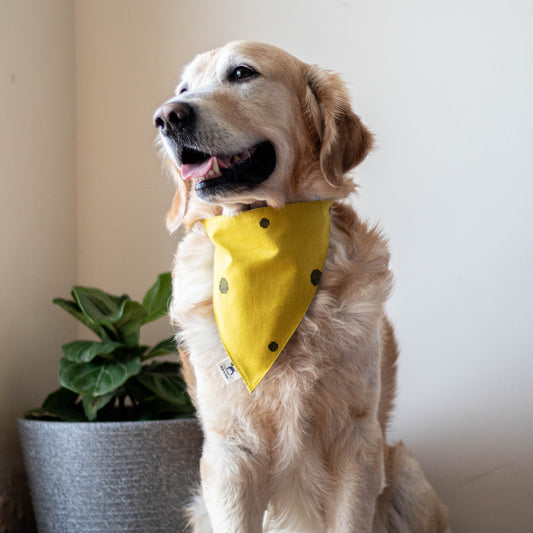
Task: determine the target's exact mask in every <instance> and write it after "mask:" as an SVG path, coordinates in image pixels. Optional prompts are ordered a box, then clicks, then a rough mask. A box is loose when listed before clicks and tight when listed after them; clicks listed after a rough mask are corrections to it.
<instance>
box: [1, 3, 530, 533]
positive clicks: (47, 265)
mask: <svg viewBox="0 0 533 533" xmlns="http://www.w3.org/2000/svg"><path fill="white" fill-rule="evenodd" d="M30 4H31V6H32V9H31V12H30V11H29V7H28V6H29V5H30ZM71 5H72V4H71V3H69V2H64V3H61V2H52V1H43V2H39V1H37V0H36V1H35V2H30V3H29V2H24V1H22V2H21V1H13V2H5V1H4V2H2V3H0V6H2V10H3V11H6V10H7V11H6V12H7V13H8V15H9V17H8V19H9V20H8V21H6V20H4V18H5V17H4V16H3V14H2V21H1V22H0V23H1V24H3V25H5V26H6V27H7V30H6V31H4V28H3V27H2V31H1V32H0V39H2V40H8V43H7V44H8V46H7V47H5V46H0V54H2V55H1V56H0V57H2V59H3V57H4V56H6V58H7V60H8V61H7V64H8V67H7V68H8V70H7V74H6V71H5V70H4V67H3V66H2V69H3V70H2V76H3V77H2V80H1V83H2V85H1V91H2V93H1V97H2V98H1V101H0V106H1V107H0V109H2V113H5V114H6V116H7V119H6V120H4V118H3V116H2V122H1V127H2V138H1V140H0V142H1V143H2V144H1V148H0V150H1V152H0V157H1V160H0V165H1V167H0V168H2V173H1V177H2V183H4V182H5V183H6V185H5V186H4V187H3V191H6V192H7V194H4V196H3V200H4V202H3V205H4V209H3V210H2V215H1V216H2V226H1V228H0V235H1V236H2V251H3V256H2V267H1V268H2V269H6V271H5V272H4V270H2V273H3V276H2V278H0V279H2V280H3V282H4V284H5V285H6V287H5V288H4V289H3V290H2V291H1V293H0V294H1V297H2V300H1V301H2V308H1V310H0V313H1V315H0V327H1V328H2V336H1V341H0V342H1V343H2V352H1V354H2V355H0V383H1V384H2V388H1V390H0V394H2V407H1V409H3V411H0V413H1V417H0V424H2V428H4V427H8V428H10V429H9V431H8V432H7V433H6V434H5V436H3V437H0V439H2V438H3V439H4V440H0V442H1V443H2V449H1V451H2V454H3V455H4V456H5V457H9V454H11V450H12V448H13V432H12V428H13V424H12V419H13V417H14V416H15V414H18V413H20V412H22V410H23V409H24V408H25V407H27V406H29V405H33V404H35V401H36V400H37V399H39V398H40V397H41V395H42V393H43V392H44V391H45V390H48V389H49V388H50V387H51V385H52V383H53V382H54V374H55V365H56V363H57V360H56V357H57V352H58V348H59V345H60V344H61V342H62V341H63V340H64V338H65V336H68V335H70V334H71V330H69V329H68V328H69V327H70V328H72V325H71V324H70V323H69V322H68V319H65V318H64V317H62V316H61V313H60V312H59V311H57V310H55V309H53V308H52V307H51V305H50V304H49V300H50V298H51V297H52V296H55V295H57V294H66V293H67V291H68V288H69V286H70V284H71V283H72V281H73V279H74V278H75V279H77V281H78V282H79V283H83V284H91V285H99V286H102V287H103V288H107V289H109V290H112V291H116V292H123V291H128V292H130V293H131V294H132V296H140V295H141V294H142V292H143V291H144V289H146V288H147V286H148V285H149V284H150V283H151V282H152V280H153V278H154V277H155V275H156V274H157V273H158V272H160V271H162V270H165V269H166V268H168V267H169V265H170V261H171V255H172V253H173V248H174V246H175V243H176V241H175V238H174V239H171V238H169V237H168V236H167V235H166V232H165V230H164V227H163V217H164V213H165V210H166V208H167V206H168V204H169V202H170V197H171V194H172V185H171V183H170V180H169V178H167V177H162V175H161V171H160V170H161V169H160V164H159V162H158V159H157V157H156V150H155V148H154V146H153V140H154V137H155V134H154V133H155V132H154V130H153V128H152V126H151V115H152V112H153V110H154V109H155V108H156V107H157V105H158V104H159V103H160V102H162V101H163V100H164V99H166V98H167V97H168V96H170V94H171V92H172V89H173V86H174V85H175V83H176V81H177V77H178V72H179V70H180V69H181V67H182V66H183V64H184V63H185V62H186V61H188V60H189V59H190V58H191V57H192V56H193V55H194V54H195V53H197V52H200V51H203V50H206V49H208V48H211V47H213V46H216V45H220V44H223V43H224V42H226V41H228V40H232V39H236V38H252V39H257V40H264V41H268V42H271V43H273V44H277V45H279V46H281V47H284V48H286V49H288V50H289V51H291V52H292V53H294V54H295V55H297V56H299V57H301V58H302V59H304V60H306V61H309V62H314V63H319V64H321V65H323V66H327V67H330V68H333V69H335V70H337V71H339V72H341V73H342V74H343V76H344V78H345V79H346V80H347V82H348V84H349V87H350V89H351V91H352V94H353V96H354V98H355V105H356V108H357V110H358V112H359V113H360V114H361V115H362V117H363V119H364V120H365V122H367V124H368V125H369V126H370V128H371V129H372V130H373V131H374V132H376V135H377V141H378V149H377V150H376V151H375V153H374V154H373V155H372V156H371V157H370V158H369V159H368V160H367V161H366V162H365V163H364V165H363V166H362V167H361V168H360V170H359V171H358V172H357V181H358V182H359V184H360V185H361V187H360V193H359V198H358V200H357V204H358V207H359V209H360V211H361V212H362V213H363V214H365V215H367V216H368V217H369V218H370V219H371V220H372V221H380V222H381V226H382V227H383V228H384V230H385V233H386V234H388V235H389V236H390V237H391V249H392V254H393V267H394V270H395V274H396V280H397V281H396V291H395V293H394V295H393V298H392V300H391V305H390V311H391V315H392V318H393V321H394V323H395V324H396V327H397V332H398V335H399V339H400V343H401V347H402V361H401V368H400V375H399V378H400V379H399V397H398V402H397V405H398V409H397V416H396V418H395V422H394V424H393V432H392V433H393V436H394V437H395V438H402V439H403V440H405V442H406V443H407V444H408V445H409V446H410V447H411V448H412V449H414V450H415V452H416V454H417V455H418V456H419V457H420V458H421V460H422V462H423V464H424V467H425V469H426V471H427V473H428V476H429V477H430V479H431V480H432V481H433V483H434V484H435V486H436V487H437V488H438V490H439V491H440V492H441V494H442V495H443V497H444V499H445V500H446V501H447V502H448V504H449V505H450V508H451V511H452V522H453V526H454V527H453V530H454V531H455V532H458V533H463V532H464V533H471V532H477V531H483V532H484V533H491V532H495V533H499V532H500V531H506V532H507V531H508V532H522V531H528V530H529V529H530V527H531V523H533V507H532V506H531V505H530V500H531V479H532V478H533V463H532V462H531V457H532V455H531V454H532V453H533V445H532V443H533V426H532V425H531V424H530V423H527V422H528V421H529V420H531V414H530V410H531V406H532V405H533V392H532V388H531V387H530V384H529V381H530V380H529V377H530V376H531V374H532V371H533V363H532V362H531V342H530V339H529V337H530V333H529V329H530V327H531V323H532V320H531V319H532V317H533V312H532V310H531V302H532V301H533V288H532V287H533V285H532V284H531V272H532V270H531V269H532V265H533V246H532V240H531V234H532V233H533V220H532V217H531V205H533V172H532V170H531V168H532V167H531V139H532V138H533V104H532V100H531V94H533V72H532V65H531V58H530V53H529V51H530V50H531V49H532V47H533V34H532V32H531V31H530V30H531V27H532V26H533V6H532V5H531V3H530V2H526V1H520V0H509V1H508V2H497V1H495V0H494V1H492V0H489V1H483V2H481V1H477V0H468V1H464V0H451V1H450V2H441V3H434V2H427V1H424V0H407V1H406V2H396V1H393V0H390V1H383V2H362V1H358V0H345V1H338V2H321V1H319V0H291V1H287V0H270V1H269V2H250V1H244V0H226V1H224V2H220V1H218V0H217V1H215V0H180V1H175V0H155V1H151V2H147V1H145V0H111V1H110V0H105V1H104V0H90V1H89V0H77V1H76V2H75V24H74V25H69V24H71V18H72V12H71V10H72V8H71V7H70V6H71ZM25 9H26V10H27V12H25V13H23V11H24V10H25ZM28 27H31V28H33V29H34V31H33V32H28V33H26V32H25V33H24V34H22V32H21V31H22V28H28ZM28 35H31V36H30V37H28ZM72 42H75V44H76V56H75V60H76V69H75V73H73V71H72V60H73V58H72V53H73V51H72ZM2 45H3V43H2ZM3 64H4V61H2V65H3ZM12 65H13V66H12ZM23 67H24V68H23ZM23 71H24V73H26V72H27V74H24V75H23ZM11 72H13V73H15V82H16V83H15V84H13V83H12V81H11V79H12V78H11ZM59 80H61V81H59ZM74 87H75V90H74ZM74 94H76V101H75V104H74V100H73V97H74ZM29 102H31V106H30V105H29ZM37 102H38V103H39V104H40V105H36V103H37ZM74 106H75V108H76V124H75V128H74V121H73V115H72V109H73V108H74ZM67 108H68V109H69V110H70V112H69V113H66V112H62V111H63V110H64V109H67ZM46 113H48V114H47V115H46V116H43V114H46ZM36 117H37V118H39V120H37V124H36V125H35V126H34V122H35V119H36ZM28 124H31V125H32V127H31V128H28ZM74 132H75V136H76V143H75V146H76V150H77V158H76V176H77V180H76V181H75V180H74V178H73V176H74V172H73V170H72V166H73V165H74V162H73V153H74V146H73V136H74ZM4 169H5V170H4ZM52 184H53V185H54V186H53V187H52ZM74 197H75V198H76V201H75V209H73V205H74V202H73V201H72V199H73V198H74ZM6 199H7V201H6ZM75 220H77V230H76V233H75V229H74V225H73V224H74V221H75ZM30 253H31V257H30ZM76 262H77V266H76ZM19 294H24V295H25V296H26V298H25V301H24V303H19V302H18V298H19ZM30 301H31V305H29V304H28V302H30ZM159 329H160V330H161V329H165V328H164V327H163V326H160V328H159ZM28 332H29V333H28ZM67 333H68V335H67ZM159 333H160V331H159V330H158V331H152V332H151V335H154V336H155V335H156V334H159ZM43 353H44V354H45V355H44V356H43ZM43 358H45V359H46V361H43ZM29 374H31V378H29V379H27V378H26V376H27V375H29ZM30 379H31V381H30ZM2 435H4V433H3V432H2ZM8 450H9V452H8ZM6 453H8V455H7V456H6V455H5V454H6Z"/></svg>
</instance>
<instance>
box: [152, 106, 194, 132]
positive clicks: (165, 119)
mask: <svg viewBox="0 0 533 533" xmlns="http://www.w3.org/2000/svg"><path fill="white" fill-rule="evenodd" d="M193 116H194V112H193V108H192V107H191V106H190V105H189V104H186V103H184V102H167V103H166V104H163V105H162V106H161V107H160V108H159V109H158V110H157V111H156V112H155V113H154V126H155V127H156V128H159V129H160V130H161V133H162V134H163V135H171V134H172V133H176V132H179V131H181V130H183V128H184V127H185V126H187V125H188V124H190V123H191V121H192V119H193Z"/></svg>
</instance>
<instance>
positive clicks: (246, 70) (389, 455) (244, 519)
mask: <svg viewBox="0 0 533 533" xmlns="http://www.w3.org/2000/svg"><path fill="white" fill-rule="evenodd" d="M154 123H155V125H156V127H158V128H159V130H160V138H161V141H162V144H163V147H164V152H165V154H166V157H167V158H168V163H169V166H170V168H171V170H172V172H173V174H174V177H175V181H176V186H177V191H176V195H175V197H174V201H173V205H172V207H171V209H170V210H169V212H168V214H167V226H168V228H169V229H170V230H171V231H173V230H176V229H177V228H178V227H180V226H181V227H183V228H185V235H184V238H183V240H182V241H181V243H180V244H179V246H178V251H177V254H176V257H175V264H174V272H173V299H172V303H171V312H170V314H171V318H172V320H173V322H174V323H175V324H176V325H177V327H178V328H179V340H180V342H181V343H182V346H183V353H182V358H183V360H184V367H185V373H186V380H187V383H188V387H189V390H190V393H191V396H192V397H193V399H194V402H195V404H196V406H197V410H198V417H199V419H200V421H201V424H202V427H203V430H204V434H205V442H204V447H203V454H202V459H201V469H200V470H201V488H200V489H199V491H198V493H197V495H196V496H195V497H194V501H193V502H192V504H191V505H190V508H189V510H188V513H189V520H190V526H191V528H192V531H193V532H194V533H210V532H213V533H260V532H263V531H265V532H267V531H268V532H272V533H273V532H277V533H282V532H283V533H289V532H292V533H296V532H299V533H325V532H327V533H351V532H354V533H355V532H357V533H363V532H376V533H377V532H404V533H432V532H444V531H449V529H448V513H447V510H446V507H445V506H444V505H443V504H442V503H441V502H440V500H439V498H438V497H437V495H436V493H435V492H434V490H433V489H432V488H431V486H430V485H429V484H428V482H427V481H426V480H425V478H424V475H423V473H422V470H421V468H420V466H419V464H418V463H417V461H416V460H415V459H414V457H413V456H412V455H411V454H410V453H409V452H408V450H407V449H406V448H405V447H404V446H403V444H401V443H400V444H396V445H394V446H390V445H387V443H386V430H387V424H388V421H389V416H390V411H391V408H392V404H393V399H394V394H395V374H396V359H397V346H396V341H395V338H394V333H393V329H392V327H391V325H390V323H389V322H388V320H387V318H386V316H385V311H384V305H385V302H386V300H387V298H388V296H389V293H390V290H391V273H390V271H389V268H388V263H389V253H388V251H387V243H386V241H385V239H384V238H383V237H382V236H381V234H380V232H379V231H377V230H376V229H373V228H369V227H368V226H367V225H366V224H365V223H364V222H362V221H361V220H360V219H359V217H358V216H357V214H356V212H355V211H354V209H353V207H352V206H351V203H350V201H349V200H350V197H351V195H352V193H353V192H354V189H355V185H354V183H353V181H352V179H351V178H350V177H349V176H348V172H349V171H350V170H352V169H353V168H354V167H355V166H356V165H358V164H359V163H360V162H361V161H362V160H363V159H364V158H365V156H366V155H367V153H368V152H369V150H370V149H371V148H372V144H373V137H372V134H371V133H370V132H369V131H368V129H367V128H366V127H365V126H364V125H363V123H362V122H361V120H360V119H359V117H358V116H357V115H356V114H355V113H354V112H353V111H352V108H351V104H350V98H349V94H348V92H347V90H346V88H345V86H344V85H343V84H342V82H341V81H340V79H339V77H338V76H337V75H335V74H333V73H331V72H329V71H326V70H322V69H319V68H317V67H316V66H311V65H308V64H306V63H303V62H301V61H299V60H298V59H296V58H294V57H293V56H291V55H289V54H288V53H286V52H284V51H282V50H280V49H278V48H276V47H273V46H270V45H266V44H261V43H256V42H246V41H244V42H243V41H240V42H233V43H230V44H228V45H226V46H224V47H222V48H219V49H216V50H213V51H211V52H208V53H205V54H202V55H199V56H198V57H196V58H195V59H194V61H193V62H192V63H191V64H190V65H188V66H187V67H186V69H185V70H184V73H183V76H182V81H181V83H180V84H179V86H178V87H177V90H176V96H174V97H173V98H171V99H170V100H169V101H168V102H166V103H165V104H163V105H162V106H161V107H160V108H159V109H158V110H157V111H156V113H155V115H154ZM323 199H329V200H333V201H334V203H333V205H332V208H331V230H330V243H329V250H328V253H327V259H326V263H325V266H324V270H323V275H322V278H321V280H320V283H319V285H318V290H317V292H316V295H315V297H314V299H313V301H312V303H311V305H310V307H309V308H308V310H307V312H306V314H305V316H304V318H303V320H302V321H301V323H300V324H299V326H298V328H297V329H296V331H295V333H294V334H293V336H292V338H291V339H290V341H289V342H288V344H287V345H286V347H285V348H284V350H283V351H282V353H281V354H280V355H279V357H278V359H277V360H276V362H275V363H274V365H273V366H272V368H271V369H270V370H269V372H268V373H267V374H266V376H265V377H264V379H263V380H262V381H261V383H260V384H259V385H258V386H257V388H256V389H255V390H254V391H253V393H250V392H249V391H248V390H247V388H246V386H245V384H244V383H243V382H242V381H235V382H233V383H231V384H227V383H226V382H225V381H224V380H223V379H222V377H221V376H220V374H219V372H218V369H217V363H219V362H220V361H221V360H223V359H224V358H225V357H226V354H225V351H224V347H223V345H222V343H221V341H220V338H219V335H218V331H217V326H216V323H215V319H214V313H213V305H212V302H213V299H212V296H213V295H212V291H213V256H214V251H213V244H212V242H211V240H210V239H209V238H208V236H207V235H206V231H205V229H204V226H203V225H202V224H201V223H200V222H201V221H202V220H203V219H206V218H208V217H212V216H216V215H220V214H225V215H229V216H234V215H235V214H238V213H240V212H243V211H245V210H250V209H255V208H259V207H264V206H270V207H273V208H281V207H283V206H284V205H285V204H289V203H295V202H306V201H314V200H323Z"/></svg>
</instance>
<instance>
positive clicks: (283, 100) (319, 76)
mask: <svg viewBox="0 0 533 533" xmlns="http://www.w3.org/2000/svg"><path fill="white" fill-rule="evenodd" d="M154 124H155V125H156V127H157V128H159V131H160V135H161V140H162V143H163V146H164V148H165V153H166V154H167V156H168V161H169V165H170V167H171V170H172V171H173V174H174V177H175V180H176V184H177V192H176V196H175V198H174V203H173V206H172V208H171V209H170V211H169V213H168V215H167V225H168V227H169V229H171V230H175V229H176V228H177V227H178V226H179V225H180V223H181V222H182V220H183V218H184V217H186V223H187V224H191V223H193V222H194V221H195V220H198V219H199V218H204V216H206V215H209V214H218V213H220V212H222V209H225V210H226V211H228V212H232V211H234V212H235V211H240V210H243V209H248V208H250V207H255V206H261V205H269V206H272V207H280V206H282V205H284V204H285V203H289V202H298V201H307V200H318V199H338V198H343V197H345V196H347V195H348V194H349V193H350V192H351V191H352V190H353V188H354V184H353V182H352V181H351V180H350V179H348V178H347V176H346V173H347V172H348V171H349V170H351V169H352V168H353V167H355V166H356V165H357V164H359V163H360V162H361V161H362V160H363V159H364V157H365V156H366V154H367V153H368V151H369V150H370V149H371V147H372V135H371V134H370V132H369V131H368V130H367V129H366V128H365V127H364V125H363V124H362V123H361V121H360V120H359V117H358V116H357V115H356V114H355V113H354V112H353V111H352V109H351V105H350V99H349V95H348V92H347V90H346V88H345V87H344V85H343V84H342V82H341V81H340V79H339V77H338V76H337V75H335V74H332V73H330V72H328V71H325V70H321V69H318V68H316V67H315V66H310V65H307V64H305V63H302V62H301V61H299V60H297V59H296V58H294V57H293V56H291V55H290V54H287V53H286V52H283V51H282V50H280V49H279V48H276V47H274V46H270V45H266V44H261V43H255V42H243V41H240V42H233V43H230V44H228V45H226V46H224V47H223V48H219V49H217V50H213V51H211V52H207V53H205V54H202V55H200V56H198V57H196V58H195V59H194V61H193V62H192V63H191V64H190V65H189V66H188V67H187V68H186V69H185V71H184V73H183V76H182V80H181V83H180V84H179V85H178V88H177V90H176V96H175V97H174V98H172V99H170V100H169V101H168V102H166V103H165V104H163V105H162V106H161V107H160V108H159V109H158V110H157V111H156V113H155V115H154Z"/></svg>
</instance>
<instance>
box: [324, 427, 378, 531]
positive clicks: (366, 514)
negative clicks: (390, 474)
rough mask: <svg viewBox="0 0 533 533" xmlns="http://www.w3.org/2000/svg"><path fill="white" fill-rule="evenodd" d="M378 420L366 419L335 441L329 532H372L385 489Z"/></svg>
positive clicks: (328, 515) (332, 456)
mask: <svg viewBox="0 0 533 533" xmlns="http://www.w3.org/2000/svg"><path fill="white" fill-rule="evenodd" d="M382 440H383V439H382V434H381V429H380V427H379V424H378V423H377V421H376V422H370V421H368V422H366V423H365V422H363V423H362V424H361V423H360V424H358V427H357V429H355V430H353V431H352V432H351V434H349V433H347V434H346V435H344V437H343V438H341V439H339V440H338V442H336V443H335V446H334V448H333V449H332V451H331V452H332V453H331V456H330V458H331V459H332V464H333V465H334V483H335V490H334V491H333V494H332V496H333V497H332V499H331V500H330V505H329V509H328V511H327V517H326V521H327V529H326V531H327V533H370V532H371V531H372V522H373V519H374V513H375V507H376V500H377V497H378V495H379V494H380V492H381V491H382V489H383V485H384V481H385V474H384V452H383V442H382Z"/></svg>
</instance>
